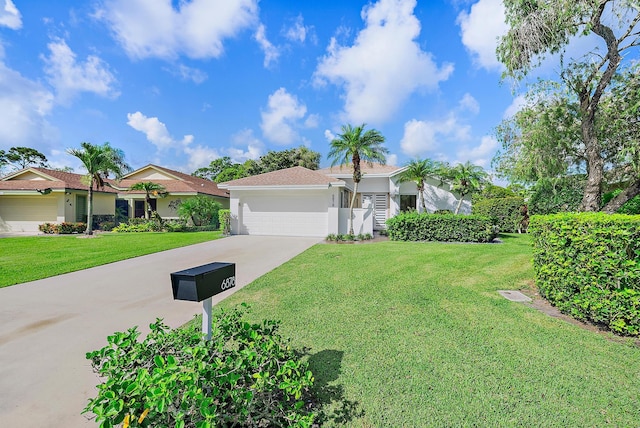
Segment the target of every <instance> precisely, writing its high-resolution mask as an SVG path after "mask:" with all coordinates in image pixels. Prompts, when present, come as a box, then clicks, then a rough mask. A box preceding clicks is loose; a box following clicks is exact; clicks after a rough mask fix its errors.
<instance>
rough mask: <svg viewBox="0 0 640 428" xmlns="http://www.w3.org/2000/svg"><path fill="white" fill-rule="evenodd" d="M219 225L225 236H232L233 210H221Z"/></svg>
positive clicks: (219, 212)
mask: <svg viewBox="0 0 640 428" xmlns="http://www.w3.org/2000/svg"><path fill="white" fill-rule="evenodd" d="M218 223H219V224H220V230H221V231H222V233H223V234H224V235H231V210H219V211H218Z"/></svg>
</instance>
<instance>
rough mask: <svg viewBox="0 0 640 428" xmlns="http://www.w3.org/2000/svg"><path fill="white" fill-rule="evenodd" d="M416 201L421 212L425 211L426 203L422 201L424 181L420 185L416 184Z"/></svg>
mask: <svg viewBox="0 0 640 428" xmlns="http://www.w3.org/2000/svg"><path fill="white" fill-rule="evenodd" d="M418 201H419V202H420V205H421V206H422V212H423V213H426V212H427V205H426V204H425V202H424V183H422V185H420V186H418Z"/></svg>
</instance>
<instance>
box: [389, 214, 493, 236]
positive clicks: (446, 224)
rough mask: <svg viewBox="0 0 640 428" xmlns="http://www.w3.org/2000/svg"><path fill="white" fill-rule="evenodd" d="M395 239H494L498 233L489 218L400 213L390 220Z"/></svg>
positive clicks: (390, 231)
mask: <svg viewBox="0 0 640 428" xmlns="http://www.w3.org/2000/svg"><path fill="white" fill-rule="evenodd" d="M387 232H388V234H389V238H390V239H391V240H393V241H445V242H491V241H493V239H494V238H495V237H496V235H497V232H496V230H495V228H494V226H493V224H492V222H491V219H490V218H489V217H483V216H478V215H453V214H449V215H447V214H427V213H422V214H419V213H417V212H415V211H409V212H405V213H400V214H398V215H397V216H395V217H392V218H390V219H388V220H387Z"/></svg>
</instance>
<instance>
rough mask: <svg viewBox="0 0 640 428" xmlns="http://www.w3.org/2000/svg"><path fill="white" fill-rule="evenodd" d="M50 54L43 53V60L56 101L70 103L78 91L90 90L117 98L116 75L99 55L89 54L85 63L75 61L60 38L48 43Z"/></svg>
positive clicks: (69, 49)
mask: <svg viewBox="0 0 640 428" xmlns="http://www.w3.org/2000/svg"><path fill="white" fill-rule="evenodd" d="M47 47H48V48H49V51H50V55H49V56H46V57H45V56H42V59H43V61H44V62H45V70H44V71H45V73H46V74H47V80H48V81H49V83H51V85H52V86H53V87H54V88H55V90H56V93H57V95H58V101H60V102H61V103H67V102H69V101H70V100H71V99H72V98H73V97H74V96H75V95H76V94H78V93H80V92H92V93H94V94H96V95H100V96H103V97H108V98H116V97H117V96H118V95H120V93H119V92H118V91H117V90H116V89H115V88H114V86H115V84H116V78H115V77H114V75H113V74H112V73H111V71H109V66H108V64H106V63H105V62H104V61H102V60H101V59H100V58H99V57H97V56H95V55H89V56H88V57H87V59H86V61H84V62H78V61H77V60H76V54H75V53H74V52H73V51H72V50H71V48H70V47H69V46H68V45H67V43H66V42H65V41H64V40H62V39H57V40H55V41H52V42H51V43H49V44H48V45H47Z"/></svg>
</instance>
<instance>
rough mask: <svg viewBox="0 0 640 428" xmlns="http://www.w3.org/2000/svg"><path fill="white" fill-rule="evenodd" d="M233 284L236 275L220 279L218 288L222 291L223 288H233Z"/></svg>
mask: <svg viewBox="0 0 640 428" xmlns="http://www.w3.org/2000/svg"><path fill="white" fill-rule="evenodd" d="M235 286H236V277H235V276H230V277H229V278H227V279H225V280H224V281H222V284H221V285H220V289H221V290H222V291H224V290H228V289H230V288H233V287H235Z"/></svg>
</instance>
